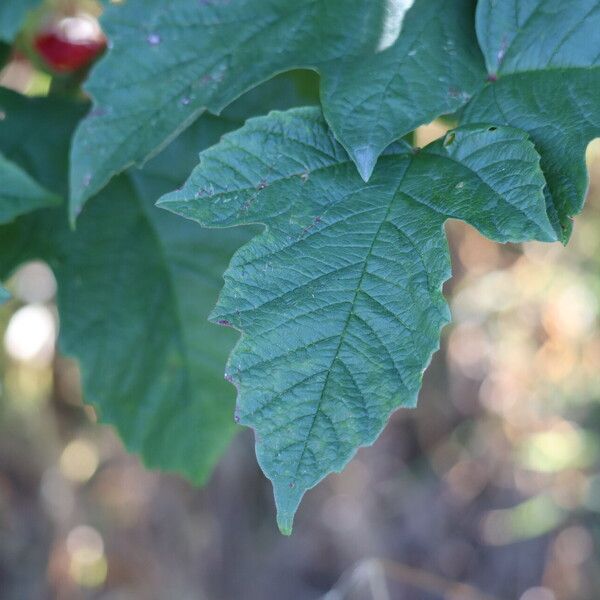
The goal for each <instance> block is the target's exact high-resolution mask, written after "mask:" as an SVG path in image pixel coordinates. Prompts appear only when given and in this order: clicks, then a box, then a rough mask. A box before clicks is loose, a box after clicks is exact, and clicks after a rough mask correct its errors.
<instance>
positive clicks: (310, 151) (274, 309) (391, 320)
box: [159, 109, 555, 533]
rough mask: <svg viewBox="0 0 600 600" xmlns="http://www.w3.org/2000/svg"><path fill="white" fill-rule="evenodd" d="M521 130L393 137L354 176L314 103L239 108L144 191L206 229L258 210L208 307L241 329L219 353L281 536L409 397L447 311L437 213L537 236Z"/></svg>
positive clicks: (538, 209)
mask: <svg viewBox="0 0 600 600" xmlns="http://www.w3.org/2000/svg"><path fill="white" fill-rule="evenodd" d="M543 187H544V178H543V175H542V173H541V170H540V169H539V156H538V155H537V153H536V152H535V150H534V148H533V145H532V144H531V143H530V142H529V141H528V140H527V137H526V135H525V134H524V133H522V132H521V131H519V130H516V129H512V128H502V127H498V128H496V127H489V128H488V127H484V128H482V127H474V128H464V129H459V130H456V131H454V132H452V133H449V134H448V135H447V136H446V138H445V139H444V140H440V141H438V142H435V143H433V144H431V145H430V146H428V147H427V148H425V149H423V150H421V151H420V152H416V153H415V152H414V151H413V150H412V149H411V148H410V147H409V146H408V145H406V144H404V143H399V144H396V145H395V146H394V147H393V148H391V149H390V150H389V151H388V152H387V153H386V154H385V155H384V156H383V157H382V158H381V159H380V161H379V163H378V166H377V168H376V169H375V171H374V173H373V176H372V178H371V179H370V181H369V182H368V183H365V182H364V181H363V180H362V179H361V178H360V177H359V176H358V173H356V170H355V169H354V165H353V164H352V163H351V161H350V159H349V157H348V155H347V154H346V152H345V151H344V149H343V148H342V147H341V145H340V144H339V143H337V142H336V140H335V137H334V135H333V134H332V133H331V132H330V130H329V129H328V128H327V125H326V123H325V122H324V120H323V118H322V117H321V114H320V112H319V111H318V110H317V109H297V110H291V111H288V112H286V113H271V114H270V115H269V116H268V117H266V118H258V119H252V120H250V121H248V122H247V123H246V125H245V126H244V127H243V128H242V129H240V130H238V131H236V132H234V133H232V134H228V135H226V136H225V137H224V138H223V139H222V141H221V142H220V143H219V144H218V145H217V146H215V147H214V148H211V149H209V150H207V151H205V152H203V153H202V154H201V162H200V165H199V166H198V167H197V168H196V170H195V171H194V172H193V173H192V175H191V177H190V179H189V180H188V182H187V183H186V184H185V186H184V187H183V188H182V189H181V190H180V191H177V192H173V193H172V194H170V195H168V196H166V197H164V198H163V199H161V201H160V202H159V204H160V205H161V206H162V207H164V208H167V209H169V210H171V211H173V212H176V213H178V214H180V215H183V216H184V217H187V218H190V219H194V220H196V221H198V222H199V223H201V224H202V225H204V226H208V227H229V226H233V225H240V224H246V223H264V224H265V225H266V226H267V228H266V230H265V231H264V233H262V234H261V235H260V236H258V237H256V238H255V239H254V240H253V241H252V242H251V243H249V244H248V245H246V246H245V247H243V248H242V249H241V250H239V251H238V252H237V253H236V254H235V256H234V258H233V261H232V263H231V265H230V267H229V269H228V271H227V272H226V274H225V287H224V289H223V291H222V293H221V296H220V298H219V303H218V305H217V308H216V309H215V311H214V312H213V314H212V317H211V318H212V320H213V321H216V322H218V323H222V324H226V325H232V326H233V327H235V328H236V329H239V330H241V331H243V333H244V335H243V337H242V339H241V340H240V342H239V343H238V345H237V346H236V348H235V350H234V352H233V354H232V356H231V358H230V360H229V363H228V370H227V377H228V378H230V379H231V380H232V381H233V382H234V383H235V384H236V386H237V387H238V392H239V395H238V407H237V411H238V416H239V419H240V422H241V423H243V424H245V425H248V426H250V427H253V428H254V429H255V430H256V445H257V456H258V460H259V462H260V465H261V467H262V469H263V470H264V472H265V473H266V475H267V476H268V477H269V478H270V479H271V480H272V482H273V486H274V491H275V498H276V503H277V507H278V522H279V526H280V528H281V530H282V531H283V532H284V533H289V532H290V531H291V526H292V520H293V516H294V513H295V511H296V509H297V507H298V504H299V502H300V500H301V498H302V496H303V494H304V493H305V491H306V490H307V489H309V488H311V487H312V486H314V485H315V484H316V483H318V482H319V481H320V480H321V479H322V478H323V477H325V476H326V475H327V474H328V473H330V472H332V471H339V470H341V469H342V468H343V467H344V465H345V464H346V463H347V462H348V460H349V459H350V458H351V457H352V456H353V454H354V453H355V451H356V449H357V448H358V447H359V446H362V445H365V444H370V443H372V442H373V441H374V440H375V439H376V438H377V436H378V435H379V433H380V431H381V429H382V428H383V426H384V425H385V423H386V421H387V419H388V416H389V414H390V412H391V411H393V410H395V409H396V408H398V407H399V406H405V407H407V406H414V405H415V403H416V400H417V393H418V390H419V387H420V384H421V377H422V373H423V371H424V369H425V368H426V366H427V364H428V363H429V360H430V357H431V354H432V352H433V351H435V350H436V349H437V347H438V344H439V334H440V329H441V327H442V326H443V325H444V324H445V323H446V322H447V321H448V319H449V314H448V308H447V305H446V302H445V300H444V298H443V295H442V292H441V288H442V284H443V282H444V281H445V280H446V279H447V278H448V277H449V275H450V261H449V257H448V250H447V244H446V239H445V235H444V231H443V223H444V222H445V220H446V219H448V218H459V219H464V220H465V221H467V222H468V223H470V224H472V225H473V226H475V227H477V228H478V229H479V230H480V231H481V232H482V233H483V234H484V235H487V236H488V237H491V238H492V239H495V240H498V241H501V242H506V241H509V240H512V241H521V240H527V239H540V240H553V239H555V235H554V231H553V229H552V227H551V225H550V222H549V221H548V217H547V215H546V212H545V207H544V197H543V192H542V189H543Z"/></svg>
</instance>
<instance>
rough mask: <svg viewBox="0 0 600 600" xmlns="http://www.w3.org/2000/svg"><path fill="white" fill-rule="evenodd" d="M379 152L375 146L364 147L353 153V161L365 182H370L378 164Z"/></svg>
mask: <svg viewBox="0 0 600 600" xmlns="http://www.w3.org/2000/svg"><path fill="white" fill-rule="evenodd" d="M377 158H378V155H377V152H376V151H375V148H373V146H362V147H361V148H356V149H355V150H354V151H353V152H352V160H353V161H354V164H355V165H356V168H357V169H358V172H359V173H360V176H361V177H362V179H363V181H369V179H370V178H371V175H372V174H373V169H374V168H375V165H376V164H377Z"/></svg>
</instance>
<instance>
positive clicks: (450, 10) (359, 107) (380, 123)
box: [71, 0, 485, 217]
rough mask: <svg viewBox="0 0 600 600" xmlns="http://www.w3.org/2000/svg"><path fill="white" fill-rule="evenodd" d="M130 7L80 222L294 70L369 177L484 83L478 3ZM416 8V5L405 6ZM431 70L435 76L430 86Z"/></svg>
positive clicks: (76, 189)
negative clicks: (315, 86) (244, 97)
mask: <svg viewBox="0 0 600 600" xmlns="http://www.w3.org/2000/svg"><path fill="white" fill-rule="evenodd" d="M412 4H413V0H394V1H392V2H390V1H389V0H272V1H269V2H264V1H263V0H230V1H228V2H212V1H207V2H198V1H197V0H174V1H172V2H169V3H165V2H163V1H162V0H128V1H127V2H124V3H119V4H116V5H114V6H110V7H109V8H108V9H107V11H106V14H105V16H104V18H103V21H102V23H103V26H104V28H105V30H106V33H107V35H108V37H109V39H110V41H111V44H110V49H109V51H108V53H107V55H106V57H105V58H104V59H103V60H102V61H101V62H100V63H99V64H98V65H97V67H96V68H95V69H94V71H93V73H92V76H91V78H90V80H89V82H88V84H87V89H88V91H89V93H90V94H91V95H92V97H93V99H94V102H95V103H94V109H93V110H92V112H91V113H90V115H89V117H88V118H87V119H86V120H85V121H84V122H83V123H82V125H81V127H80V128H79V130H78V132H77V134H76V136H75V143H74V148H73V157H72V171H71V195H72V197H71V202H72V205H71V214H72V216H73V217H74V216H75V215H76V214H77V212H78V211H79V209H80V208H81V206H82V205H83V203H84V202H85V200H86V199H87V198H89V197H91V196H92V195H93V194H95V193H96V192H97V191H98V190H99V189H101V188H102V187H103V186H104V185H105V184H106V182H107V181H108V180H109V179H110V178H111V177H112V176H113V175H115V174H116V173H118V172H120V171H122V170H123V169H125V168H126V167H127V166H129V165H131V164H133V163H138V164H139V163H143V162H144V161H145V160H146V159H147V158H148V157H149V156H152V154H153V153H155V152H156V150H157V149H158V148H160V147H161V146H163V145H164V144H165V143H167V142H168V141H169V140H170V139H172V138H173V137H174V136H176V135H177V133H178V132H180V131H181V130H182V129H184V128H185V127H187V126H188V125H189V124H190V123H191V122H192V121H193V120H194V119H195V118H196V117H197V116H198V115H199V114H200V113H201V112H202V111H204V110H205V109H208V110H210V111H212V112H214V113H218V112H220V111H221V110H222V109H223V108H224V107H225V106H226V105H228V104H229V103H230V102H231V101H232V100H234V99H235V98H236V97H238V96H239V95H240V94H241V93H242V92H244V91H245V90H247V89H249V88H251V87H252V86H255V85H257V84H258V83H260V82H261V81H264V80H266V79H269V78H270V77H272V76H273V75H274V74H275V73H278V72H281V71H285V70H288V69H290V68H294V67H305V68H313V69H317V70H318V71H319V72H320V74H321V77H322V82H321V89H322V102H323V106H324V109H325V114H326V117H327V118H328V120H329V122H330V124H331V126H332V127H333V130H334V132H335V133H336V136H337V137H338V139H339V140H340V141H341V143H342V145H344V146H345V147H346V148H347V150H348V152H349V153H350V156H351V157H352V158H353V160H354V161H355V162H356V164H357V166H358V168H359V170H360V172H361V173H362V175H363V177H364V178H365V179H368V177H369V175H370V173H371V171H372V169H373V167H374V165H375V161H376V160H377V157H378V156H379V154H380V153H381V152H382V151H383V150H384V148H385V147H386V146H387V145H388V144H389V143H390V142H392V141H393V140H395V139H397V138H400V137H401V136H403V135H404V134H406V133H408V132H410V131H411V130H413V129H414V128H415V127H416V126H418V125H420V124H422V123H424V122H427V121H430V120H432V119H433V118H435V117H436V116H438V115H440V114H442V113H447V112H453V111H455V110H456V109H457V108H459V107H460V106H462V105H463V104H464V103H465V102H466V101H467V100H468V99H469V97H470V95H471V94H473V93H474V92H475V91H477V90H478V89H479V88H480V87H481V86H482V85H483V83H484V80H485V71H484V68H483V62H482V59H481V53H480V51H479V49H478V47H477V41H476V38H475V34H474V27H473V20H474V15H473V6H474V3H473V0H452V1H451V2H449V1H447V0H416V1H414V5H413V6H412V8H410V7H411V5H412ZM409 8H410V10H408V9H409ZM424 74H426V76H425V77H424Z"/></svg>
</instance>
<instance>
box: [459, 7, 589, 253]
mask: <svg viewBox="0 0 600 600" xmlns="http://www.w3.org/2000/svg"><path fill="white" fill-rule="evenodd" d="M477 34H478V37H479V42H480V45H481V48H482V49H483V52H484V55H485V59H486V64H487V68H488V72H489V74H490V80H491V81H490V82H489V84H488V85H487V86H486V87H485V89H484V90H483V91H482V92H481V93H480V94H478V95H477V96H476V97H475V98H474V99H473V100H472V102H471V103H470V104H469V105H468V107H467V109H466V110H465V113H464V117H463V122H465V123H477V122H486V123H490V122H491V123H497V124H502V125H511V126H514V127H518V128H520V129H523V130H525V131H527V132H528V133H529V135H530V136H531V138H532V139H533V141H534V143H535V145H536V148H537V149H538V151H539V153H540V155H541V157H542V161H541V164H542V169H543V171H544V173H545V175H546V179H547V181H548V190H547V203H548V212H549V214H550V216H551V219H552V221H553V224H554V227H555V229H556V231H557V233H558V234H559V235H560V237H561V239H562V240H563V242H566V241H567V240H568V239H569V237H570V234H571V230H572V222H571V217H572V216H574V215H576V214H577V213H579V212H580V211H581V208H582V207H583V203H584V200H585V195H586V191H587V186H588V177H587V170H586V165H585V149H586V146H587V144H588V143H589V141H590V140H592V139H593V138H595V137H598V136H600V102H598V98H599V97H600V2H599V1H598V0H578V1H577V2H563V1H562V0H528V1H527V2H522V1H519V0H503V1H502V2H497V1H495V0H480V2H479V3H478V7H477Z"/></svg>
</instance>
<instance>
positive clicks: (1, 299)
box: [0, 286, 10, 304]
mask: <svg viewBox="0 0 600 600" xmlns="http://www.w3.org/2000/svg"><path fill="white" fill-rule="evenodd" d="M8 300H10V292H8V291H7V290H5V289H4V288H3V287H2V286H0V304H4V303H5V302H7V301H8Z"/></svg>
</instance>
